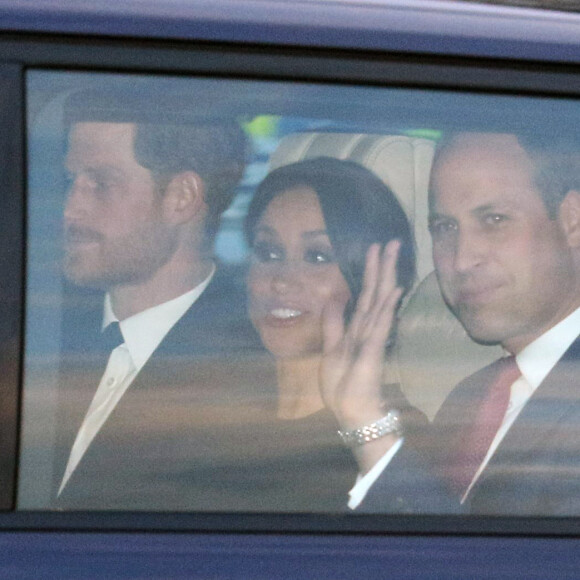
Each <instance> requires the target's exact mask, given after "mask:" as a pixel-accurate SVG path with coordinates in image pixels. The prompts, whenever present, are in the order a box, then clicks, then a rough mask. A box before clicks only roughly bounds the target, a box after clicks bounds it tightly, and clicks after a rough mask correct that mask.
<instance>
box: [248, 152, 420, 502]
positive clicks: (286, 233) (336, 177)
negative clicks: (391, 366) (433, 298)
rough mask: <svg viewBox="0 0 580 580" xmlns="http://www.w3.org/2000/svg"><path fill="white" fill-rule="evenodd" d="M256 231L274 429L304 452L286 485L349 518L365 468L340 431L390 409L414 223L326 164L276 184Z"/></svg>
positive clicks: (295, 452) (252, 289)
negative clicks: (349, 497) (390, 344)
mask: <svg viewBox="0 0 580 580" xmlns="http://www.w3.org/2000/svg"><path fill="white" fill-rule="evenodd" d="M245 233H246V238H247V241H248V244H249V246H250V248H251V251H252V260H251V266H250V272H249V276H248V292H249V312H250V317H251V319H252V322H253V324H254V326H255V327H256V329H257V330H258V332H259V333H260V336H261V339H262V342H263V343H264V346H265V347H266V349H268V350H269V351H270V353H271V354H272V355H273V356H274V357H275V360H276V371H277V387H278V400H277V410H276V414H277V420H278V423H277V424H276V427H275V428H274V429H273V431H275V432H276V434H277V435H280V434H282V435H281V439H280V441H282V440H284V441H283V443H282V444H283V445H287V446H288V448H289V449H291V450H292V451H291V456H292V457H291V458H290V459H289V460H288V461H286V462H284V461H283V460H282V459H281V460H280V463H279V465H278V466H277V467H276V468H275V469H276V471H277V475H278V476H280V474H281V473H283V474H284V475H283V476H281V477H278V478H277V479H278V480H282V481H284V482H285V484H284V485H287V486H288V493H289V494H293V493H294V488H297V490H296V495H297V496H300V497H302V498H303V502H304V506H305V509H310V510H316V509H318V508H320V509H329V510H331V511H332V510H333V509H340V508H344V506H345V505H346V493H347V492H348V490H349V489H350V487H352V485H353V483H354V479H355V474H356V472H357V471H358V470H357V467H356V464H355V462H354V461H353V456H352V454H351V453H350V451H349V450H348V449H347V447H346V446H344V445H343V444H342V443H341V442H340V439H339V437H338V435H337V429H338V427H340V426H342V427H344V426H347V427H350V424H351V422H352V421H354V420H356V417H357V416H358V410H353V405H354V406H355V407H359V408H360V407H361V406H362V407H364V406H365V405H367V404H368V406H369V408H372V409H376V408H380V407H381V405H382V401H377V399H378V397H379V396H380V394H379V393H380V382H381V377H382V366H383V358H384V351H385V344H386V343H387V341H388V339H389V338H391V339H392V336H393V331H392V329H391V327H392V320H393V318H394V315H395V312H396V308H397V307H398V304H399V302H400V299H401V297H402V295H403V294H404V293H405V292H406V291H407V290H408V289H409V288H410V287H411V285H412V283H413V279H414V276H415V254H414V248H413V237H412V234H411V230H410V227H409V223H408V221H407V218H406V216H405V213H404V211H403V209H402V208H401V206H400V204H399V202H398V200H397V198H396V197H395V195H394V194H393V193H392V192H391V191H390V190H389V188H388V187H387V186H386V185H385V184H384V183H383V182H382V181H381V180H380V179H379V178H378V177H376V176H375V175H374V174H373V173H372V172H370V171H369V170H367V169H365V168H364V167H362V166H360V165H358V164H356V163H353V162H350V161H339V160H337V159H331V158H317V159H313V160H308V161H302V162H298V163H294V164H292V165H287V166H284V167H281V168H279V169H276V170H275V171H273V172H272V173H270V174H269V175H268V176H267V177H266V178H265V180H264V181H263V182H262V183H261V184H260V186H259V187H258V190H257V192H256V194H255V196H254V198H253V200H252V203H251V205H250V208H249V211H248V215H247V217H246V223H245ZM343 313H344V314H343ZM343 320H346V321H348V322H349V324H348V328H347V329H346V330H345V328H344V323H343ZM359 382H360V383H361V385H363V386H358V385H359ZM353 384H354V387H353ZM361 394H362V399H361V397H360V395H361ZM365 398H367V399H368V400H366V399H365ZM389 403H391V404H392V401H389ZM351 411H352V413H351ZM363 415H364V416H368V413H366V414H365V413H363ZM337 419H338V423H337ZM355 456H356V454H355ZM357 459H358V460H359V464H360V466H359V467H360V468H363V467H364V460H363V459H361V458H359V457H357ZM361 461H362V463H361ZM312 469H314V473H312V472H309V470H312ZM308 478H310V479H308ZM307 480H308V483H306V481H307Z"/></svg>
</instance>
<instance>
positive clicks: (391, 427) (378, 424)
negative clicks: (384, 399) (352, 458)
mask: <svg viewBox="0 0 580 580" xmlns="http://www.w3.org/2000/svg"><path fill="white" fill-rule="evenodd" d="M390 433H396V434H397V435H402V434H403V426H402V425H401V421H400V418H399V411H397V410H396V409H391V410H390V411H389V412H388V413H387V414H386V415H385V416H384V417H382V418H381V419H379V420H378V421H375V422H374V423H371V424H370V425H363V426H362V427H359V428H358V429H353V430H352V431H340V430H339V431H338V434H339V435H340V437H341V439H342V442H343V443H344V444H345V445H348V446H349V447H355V446H357V445H364V444H365V443H370V442H371V441H375V440H376V439H380V438H381V437H384V436H385V435H389V434H390Z"/></svg>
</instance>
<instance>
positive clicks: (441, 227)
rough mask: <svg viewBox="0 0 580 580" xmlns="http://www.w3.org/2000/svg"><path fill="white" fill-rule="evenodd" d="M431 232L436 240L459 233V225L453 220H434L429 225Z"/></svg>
mask: <svg viewBox="0 0 580 580" xmlns="http://www.w3.org/2000/svg"><path fill="white" fill-rule="evenodd" d="M429 231H430V232H431V235H432V236H433V237H434V238H437V237H444V236H446V235H449V234H452V233H455V232H456V231H457V224H456V223H455V221H453V220H434V221H432V222H430V223H429Z"/></svg>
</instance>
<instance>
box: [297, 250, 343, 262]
mask: <svg viewBox="0 0 580 580" xmlns="http://www.w3.org/2000/svg"><path fill="white" fill-rule="evenodd" d="M304 260H305V261H306V262H308V263H309V264H331V263H333V262H335V261H336V259H335V257H334V252H333V251H332V248H324V249H322V248H311V249H309V250H306V252H305V254H304Z"/></svg>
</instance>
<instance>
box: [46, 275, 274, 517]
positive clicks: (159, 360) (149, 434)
mask: <svg viewBox="0 0 580 580" xmlns="http://www.w3.org/2000/svg"><path fill="white" fill-rule="evenodd" d="M101 309H102V300H100V301H99V307H98V308H97V309H96V313H95V315H94V316H86V314H87V312H86V311H85V312H84V315H85V316H84V317H83V318H84V321H81V322H79V320H78V316H77V320H76V321H75V322H74V323H73V324H71V325H70V326H72V327H75V329H76V331H73V332H71V333H70V335H69V344H68V348H67V353H65V356H64V357H63V366H62V373H61V376H62V380H61V389H60V393H59V418H58V426H57V429H58V443H57V450H56V460H55V469H54V475H55V477H54V490H55V504H54V506H55V507H61V508H66V509H75V508H76V509H124V510H131V509H135V510H141V509H146V510H213V509H219V510H222V509H243V508H244V506H246V505H247V503H248V502H249V501H250V500H253V502H254V503H255V502H256V498H255V494H254V493H253V489H251V480H248V479H247V478H248V474H250V473H251V472H250V471H249V470H248V469H247V467H246V464H245V461H246V460H248V458H249V457H250V456H251V454H252V450H253V447H252V445H254V446H255V443H254V438H253V435H254V434H255V433H254V428H255V424H254V423H255V421H256V417H257V416H259V414H260V413H259V410H260V408H263V406H264V404H265V402H267V401H269V400H270V399H271V396H272V393H269V392H264V391H262V390H261V385H272V384H273V382H272V378H271V374H270V369H269V368H268V365H264V364H262V362H263V359H264V351H263V349H262V347H261V345H260V342H259V338H258V336H257V335H256V334H255V332H254V330H253V328H252V327H251V324H250V323H249V321H248V320H247V318H246V314H245V312H246V309H245V291H244V289H243V288H237V287H236V286H235V284H234V283H233V281H232V279H231V278H229V277H228V276H224V275H223V274H220V273H218V274H216V276H215V277H214V279H213V280H212V282H211V283H210V285H209V286H208V288H207V289H206V290H205V292H204V293H203V294H202V295H201V297H200V298H199V299H198V300H197V301H196V303H195V304H194V305H193V306H192V307H191V308H190V309H189V310H188V311H187V312H186V314H185V315H184V316H183V317H182V318H181V319H180V320H179V321H178V322H177V323H176V325H175V326H174V327H173V328H172V329H171V330H170V332H169V333H168V334H167V336H166V337H165V338H164V340H163V341H162V342H161V344H160V345H159V347H158V348H157V350H156V351H155V352H154V353H153V355H152V356H151V358H150V359H149V360H148V362H147V363H146V365H145V366H144V367H143V369H142V370H141V372H140V373H139V374H138V376H137V377H136V378H135V380H134V382H133V383H132V384H131V386H130V387H129V389H128V390H127V392H126V393H125V395H124V396H123V398H122V399H121V401H120V402H119V403H118V405H117V406H116V408H115V409H114V410H113V412H112V413H111V415H110V416H109V418H108V419H107V421H106V422H105V424H104V425H103V427H102V428H101V430H100V431H99V433H98V434H97V435H96V437H95V439H94V440H93V442H92V443H91V445H90V446H89V448H88V449H87V451H86V453H85V455H84V456H83V458H82V460H81V462H80V463H79V465H78V466H77V468H76V470H75V471H74V472H73V474H72V476H71V478H70V480H69V481H68V483H67V485H66V486H65V488H64V490H63V492H62V493H61V495H60V497H59V498H58V499H56V491H57V490H58V487H59V485H60V482H61V479H62V476H63V474H64V470H65V466H66V462H67V460H68V455H69V453H70V449H71V447H72V444H73V442H74V439H75V436H76V433H77V431H78V429H79V427H80V425H81V423H82V420H83V417H84V415H85V413H86V411H87V409H88V406H89V404H90V401H91V400H92V397H93V396H94V394H95V392H96V388H97V386H98V383H99V380H100V376H101V374H102V372H103V367H102V366H101V365H102V362H103V361H101V365H99V367H98V368H97V369H94V368H93V369H92V368H91V365H92V359H93V358H95V357H91V356H90V350H91V343H94V341H95V339H94V337H96V336H97V334H96V333H97V332H98V330H99V324H100V316H101V312H102V310H101ZM80 312H82V309H78V312H77V314H78V313H80ZM91 321H92V322H91ZM91 323H92V324H93V326H94V329H93V332H92V333H91V332H90V331H87V333H86V334H85V335H83V333H82V332H79V331H80V330H81V329H84V328H86V326H87V325H89V326H90V325H91ZM87 336H89V337H92V338H91V340H87ZM73 337H74V338H73ZM96 358H98V357H96ZM93 370H94V372H92V371H93ZM254 455H256V454H255V453H254ZM258 455H259V454H258Z"/></svg>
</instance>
